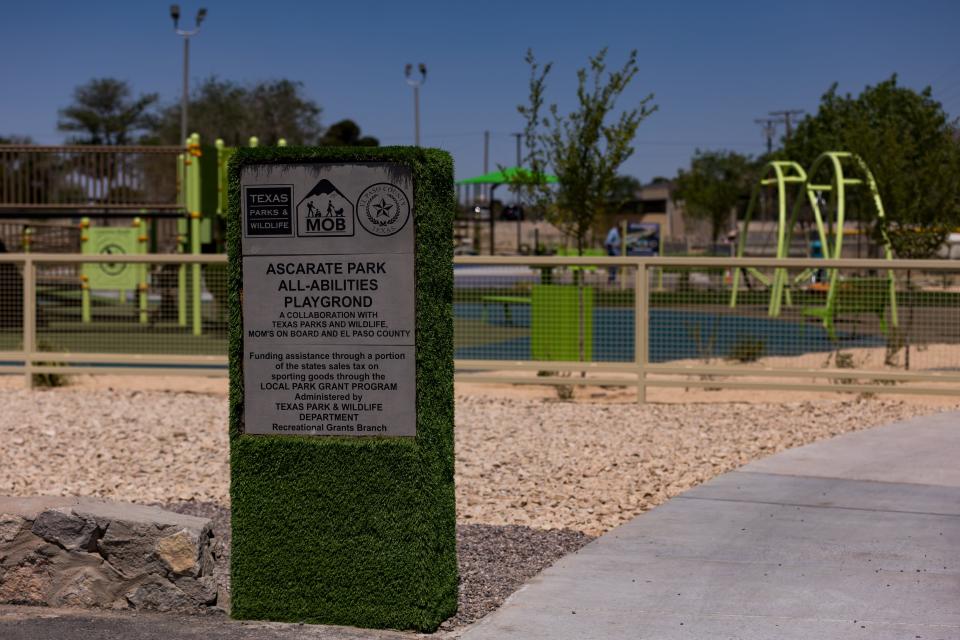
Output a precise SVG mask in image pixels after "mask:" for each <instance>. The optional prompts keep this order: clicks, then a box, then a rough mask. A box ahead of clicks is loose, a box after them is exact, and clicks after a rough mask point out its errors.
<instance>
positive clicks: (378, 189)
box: [357, 182, 410, 236]
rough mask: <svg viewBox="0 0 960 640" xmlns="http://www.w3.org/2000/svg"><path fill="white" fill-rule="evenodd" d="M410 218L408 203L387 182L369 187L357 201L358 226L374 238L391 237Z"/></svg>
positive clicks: (396, 188)
mask: <svg viewBox="0 0 960 640" xmlns="http://www.w3.org/2000/svg"><path fill="white" fill-rule="evenodd" d="M409 218H410V201H409V200H407V196H406V195H405V194H404V193H403V191H402V190H401V189H400V188H399V187H397V186H395V185H392V184H389V183H387V182H378V183H377V184H374V185H370V186H369V187H367V188H366V189H364V190H363V193H361V194H360V199H359V200H357V220H359V221H360V226H362V227H363V228H364V229H366V230H367V231H369V232H370V233H372V234H373V235H375V236H392V235H393V234H395V233H396V232H398V231H400V229H403V226H404V225H405V224H407V220H408V219H409Z"/></svg>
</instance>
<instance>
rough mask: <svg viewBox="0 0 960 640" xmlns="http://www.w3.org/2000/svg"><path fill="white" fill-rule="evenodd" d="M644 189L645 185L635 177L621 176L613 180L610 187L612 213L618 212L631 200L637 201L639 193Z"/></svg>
mask: <svg viewBox="0 0 960 640" xmlns="http://www.w3.org/2000/svg"><path fill="white" fill-rule="evenodd" d="M642 188H643V183H641V182H640V181H639V180H638V179H636V178H634V177H633V176H628V175H619V176H617V177H616V178H614V179H613V185H612V186H611V187H610V203H609V207H610V210H611V211H616V210H618V209H619V208H620V207H622V206H623V205H625V204H626V203H628V202H630V201H631V200H636V199H637V192H638V191H640V189H642Z"/></svg>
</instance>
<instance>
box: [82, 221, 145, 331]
mask: <svg viewBox="0 0 960 640" xmlns="http://www.w3.org/2000/svg"><path fill="white" fill-rule="evenodd" d="M148 240H149V236H148V235H147V222H146V220H144V219H142V218H134V219H133V224H132V226H131V227H94V226H92V225H91V224H90V218H86V217H85V218H83V219H81V221H80V251H81V253H83V254H85V255H144V254H146V253H147V242H148ZM147 286H148V285H147V265H146V264H131V263H121V262H117V263H109V262H99V263H85V264H83V265H82V267H81V271H80V320H81V322H83V323H84V324H89V323H90V322H91V321H92V320H93V312H92V301H91V298H90V292H91V290H93V289H96V290H107V291H110V290H113V291H117V292H119V298H120V301H121V302H123V301H125V300H126V297H127V291H130V290H135V291H136V292H137V307H138V319H139V321H140V324H147V322H148V320H149V318H148V314H147Z"/></svg>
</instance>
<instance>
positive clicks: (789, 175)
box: [730, 151, 899, 338]
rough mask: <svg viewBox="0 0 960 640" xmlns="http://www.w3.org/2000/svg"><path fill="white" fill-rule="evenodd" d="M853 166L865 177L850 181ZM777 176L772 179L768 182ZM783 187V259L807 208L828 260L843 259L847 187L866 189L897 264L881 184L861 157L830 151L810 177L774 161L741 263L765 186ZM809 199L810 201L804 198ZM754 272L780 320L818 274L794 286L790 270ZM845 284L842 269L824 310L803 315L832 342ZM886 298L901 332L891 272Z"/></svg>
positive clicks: (736, 278)
mask: <svg viewBox="0 0 960 640" xmlns="http://www.w3.org/2000/svg"><path fill="white" fill-rule="evenodd" d="M845 161H846V162H848V163H850V164H851V165H852V169H854V170H856V171H858V172H859V173H860V174H861V176H862V177H859V178H857V177H848V175H847V174H846V173H845V172H844V162H845ZM823 167H828V168H830V169H832V172H831V173H832V177H831V179H830V180H828V181H827V182H825V183H818V182H816V181H814V179H815V177H816V176H817V175H818V173H819V172H820V170H821V168H823ZM771 173H772V177H765V176H767V175H769V174H771ZM770 185H776V186H777V202H778V224H777V253H776V257H777V258H787V257H789V256H788V253H789V247H790V243H789V238H790V235H791V234H792V233H793V231H794V229H795V227H796V224H797V220H798V218H799V215H800V208H801V206H802V204H803V203H804V202H807V204H808V205H809V206H810V209H811V211H812V213H813V217H814V223H815V225H816V230H817V236H818V238H819V240H820V245H821V247H822V248H823V256H824V258H828V259H829V258H833V259H839V258H840V257H841V253H842V251H843V235H844V223H845V221H846V205H847V202H846V192H847V187H866V188H867V189H868V191H869V193H870V197H871V200H872V202H873V205H874V209H875V212H876V217H877V220H878V221H879V222H881V225H880V233H881V237H882V238H883V249H884V257H885V258H886V259H887V260H893V251H892V249H891V246H890V241H889V238H888V237H887V233H886V229H885V228H884V226H883V224H882V222H883V221H884V220H885V213H884V209H883V201H882V200H881V198H880V192H879V190H878V189H877V184H876V180H875V179H874V177H873V173H872V172H871V171H870V168H869V167H868V166H867V164H866V163H865V162H864V161H863V159H862V158H860V156H858V155H856V154H854V153H851V152H848V151H827V152H824V153H822V154H820V156H818V157H817V158H816V160H814V162H813V164H812V165H811V167H810V171H809V172H806V171H804V170H803V167H801V166H800V165H799V164H797V163H796V162H792V161H789V160H776V161H771V162H768V163H767V164H766V166H765V167H764V173H763V176H762V177H761V179H760V180H759V181H758V182H757V184H756V185H755V187H754V189H753V193H752V195H751V198H750V203H749V205H748V207H747V212H746V215H745V216H744V223H743V232H742V234H741V236H740V238H739V240H738V242H737V254H736V255H737V257H738V258H743V257H744V251H745V249H746V240H747V231H748V229H749V225H750V221H751V219H752V218H753V214H754V211H755V210H756V208H757V205H758V202H759V197H760V191H761V189H763V187H765V186H770ZM791 186H795V189H796V190H797V191H798V192H797V193H796V194H795V195H794V198H793V207H792V209H791V212H790V216H789V218H788V217H787V201H788V195H789V191H790V187H791ZM825 192H826V193H829V194H830V208H829V211H831V212H832V213H833V215H834V216H835V220H834V222H835V226H834V233H833V237H834V240H833V242H832V243H831V242H830V235H831V234H829V233H828V228H827V226H826V224H825V222H824V212H823V210H822V208H821V198H822V194H823V193H825ZM804 196H805V197H804ZM747 270H748V272H749V273H750V274H751V275H753V276H754V277H755V278H757V280H759V281H760V282H761V283H763V284H764V285H766V286H769V287H770V289H771V291H770V302H769V306H768V315H769V316H770V317H778V316H779V315H780V311H781V309H782V306H783V302H784V298H786V303H787V305H792V303H793V302H792V299H791V293H790V292H791V288H792V287H793V286H795V285H797V284H799V283H800V282H803V281H805V280H807V279H809V278H810V277H811V276H812V275H813V273H815V270H814V269H805V270H804V271H803V272H802V273H800V274H799V275H797V276H796V277H795V278H793V280H792V281H789V278H788V274H787V270H786V269H785V268H782V267H779V268H776V269H774V272H773V277H772V278H769V277H767V276H766V275H765V274H763V273H762V272H760V271H759V270H757V269H755V268H748V269H747ZM740 274H741V269H736V270H734V274H733V278H732V280H733V282H732V291H731V294H730V307H731V308H733V307H735V306H736V303H737V293H738V291H739V288H740ZM840 287H841V282H840V280H839V271H838V270H837V269H836V268H831V269H829V270H828V286H827V299H826V303H825V305H824V306H823V307H811V308H807V309H804V311H803V314H804V315H806V316H810V317H816V318H819V319H820V320H821V322H822V323H823V325H824V328H825V329H826V330H827V332H828V334H829V335H830V337H831V338H835V337H836V332H835V329H834V324H835V322H834V321H835V317H836V314H837V311H838V309H839V299H838V295H839V291H840ZM886 289H887V291H886V294H887V296H888V297H889V306H890V324H891V325H892V326H893V327H894V328H895V327H897V326H899V319H898V313H897V295H896V280H895V277H894V274H893V270H892V269H888V270H887V284H886ZM879 315H880V327H881V330H882V331H883V332H884V333H886V332H887V330H888V327H887V323H886V319H885V318H884V317H883V310H882V308H881V310H880V314H879Z"/></svg>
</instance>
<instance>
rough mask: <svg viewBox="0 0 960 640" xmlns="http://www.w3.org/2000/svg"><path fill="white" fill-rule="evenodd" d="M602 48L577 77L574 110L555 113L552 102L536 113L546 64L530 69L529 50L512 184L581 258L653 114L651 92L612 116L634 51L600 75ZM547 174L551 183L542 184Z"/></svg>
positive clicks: (632, 69)
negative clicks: (521, 166) (521, 165)
mask: <svg viewBox="0 0 960 640" xmlns="http://www.w3.org/2000/svg"><path fill="white" fill-rule="evenodd" d="M606 58H607V50H606V49H602V50H601V51H600V52H599V53H598V54H597V55H595V56H592V57H590V60H589V67H588V68H586V69H580V70H579V71H577V79H578V87H577V102H578V106H577V108H576V109H575V110H574V111H572V112H570V113H569V114H566V115H563V114H561V113H560V111H559V109H558V107H557V105H556V104H552V105H550V107H549V108H548V110H547V111H548V113H547V114H546V115H544V114H542V113H541V112H542V110H543V108H544V92H545V89H546V79H547V76H548V75H549V73H550V70H551V68H552V66H553V64H552V63H547V64H546V65H544V66H543V67H540V65H539V64H538V63H537V61H536V59H535V57H534V55H533V52H532V51H528V52H527V56H526V62H527V64H528V65H529V66H530V96H529V103H528V104H526V105H520V106H519V107H518V110H519V112H520V114H521V115H522V116H523V117H524V119H525V120H526V128H525V140H526V146H527V157H526V167H528V168H529V171H527V172H524V173H521V174H519V176H518V178H517V179H516V180H515V186H517V187H519V188H521V189H523V190H525V191H526V192H527V193H528V194H530V196H531V197H532V198H533V199H534V200H535V201H536V202H537V203H538V204H539V205H540V206H541V207H542V209H543V211H544V212H545V214H546V216H547V218H548V219H549V220H550V221H551V222H553V223H554V224H555V225H557V226H558V227H559V228H560V229H562V230H563V231H564V232H565V233H567V234H568V235H569V236H571V237H573V238H574V239H575V240H576V245H577V252H578V253H579V254H582V253H583V249H584V244H585V241H586V237H587V234H588V233H589V232H590V229H591V227H592V225H593V223H594V220H596V219H597V217H598V216H600V215H603V214H604V213H606V212H607V211H609V210H610V207H611V203H613V202H615V186H616V180H617V176H618V170H619V168H620V167H621V165H623V163H624V162H625V161H626V160H627V159H628V158H629V157H630V156H631V155H632V154H633V140H634V138H635V137H636V133H637V128H638V127H639V126H640V123H641V122H642V121H643V120H644V119H646V118H647V116H649V115H650V114H651V113H653V112H654V111H656V109H657V107H656V105H653V104H652V101H653V94H649V95H647V96H646V97H644V98H642V99H641V100H640V101H639V103H638V104H637V105H636V106H635V107H633V108H632V109H628V110H626V111H623V112H621V113H619V115H618V116H616V117H614V116H613V114H614V110H615V108H616V103H617V100H618V99H619V98H620V97H621V96H622V95H623V93H624V91H625V90H626V89H627V87H628V85H629V84H630V81H631V80H633V78H634V76H635V75H636V74H637V71H638V67H637V52H636V51H635V50H634V51H631V52H630V55H629V57H628V59H627V61H626V63H624V65H623V67H621V68H620V69H619V70H616V71H611V72H609V73H608V72H607V63H606ZM548 173H553V174H554V175H556V177H557V180H558V185H557V186H556V188H552V187H550V186H548V185H546V184H544V183H545V180H544V176H545V175H546V174H548Z"/></svg>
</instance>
